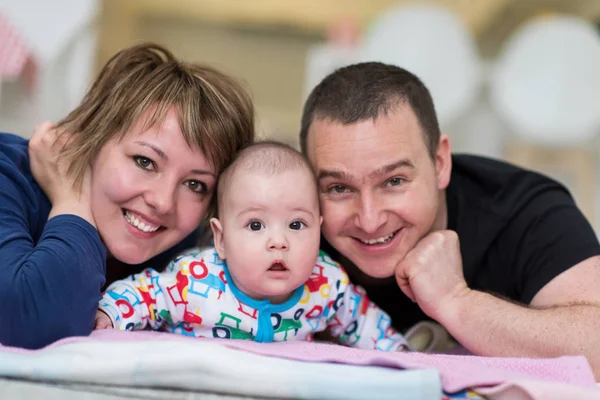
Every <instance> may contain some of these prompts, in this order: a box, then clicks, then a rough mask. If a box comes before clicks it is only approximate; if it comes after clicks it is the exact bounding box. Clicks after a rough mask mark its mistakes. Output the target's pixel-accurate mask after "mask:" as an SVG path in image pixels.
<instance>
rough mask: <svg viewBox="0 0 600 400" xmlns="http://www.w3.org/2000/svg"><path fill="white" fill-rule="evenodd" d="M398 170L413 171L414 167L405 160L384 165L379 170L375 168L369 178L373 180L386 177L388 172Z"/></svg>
mask: <svg viewBox="0 0 600 400" xmlns="http://www.w3.org/2000/svg"><path fill="white" fill-rule="evenodd" d="M400 168H408V169H414V168H415V166H414V165H413V163H412V162H410V160H406V159H403V160H398V161H396V162H393V163H391V164H388V165H384V166H383V167H381V168H377V169H376V170H375V171H373V172H371V173H370V174H369V177H370V178H374V177H377V176H381V175H386V174H389V173H390V172H393V171H395V170H397V169H400Z"/></svg>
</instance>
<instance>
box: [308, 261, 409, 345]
mask: <svg viewBox="0 0 600 400" xmlns="http://www.w3.org/2000/svg"><path fill="white" fill-rule="evenodd" d="M319 260H324V261H325V263H327V264H329V263H334V264H335V266H333V265H328V266H327V268H326V270H327V274H328V275H329V281H330V282H331V283H332V287H331V294H330V301H329V303H328V306H327V307H328V308H329V314H328V323H327V325H328V329H329V331H330V332H331V334H332V335H334V336H336V337H339V340H340V343H342V344H345V345H349V346H352V347H358V348H361V349H369V350H372V349H375V350H382V351H400V350H407V349H409V345H408V342H407V341H406V339H405V338H404V336H402V335H401V334H400V333H398V332H397V331H396V330H395V329H394V328H393V327H392V320H391V318H390V317H389V315H387V314H386V313H385V312H384V311H383V310H382V309H380V308H379V307H378V306H377V305H376V304H375V303H373V302H371V301H370V300H369V298H368V297H367V294H366V292H365V290H364V289H363V288H362V287H360V286H355V285H353V284H352V283H350V280H349V278H348V275H347V274H346V272H345V271H344V270H343V269H342V267H341V266H340V265H339V264H337V263H335V262H334V261H332V260H331V259H330V258H329V257H328V256H327V255H324V254H323V253H322V254H321V256H320V257H319Z"/></svg>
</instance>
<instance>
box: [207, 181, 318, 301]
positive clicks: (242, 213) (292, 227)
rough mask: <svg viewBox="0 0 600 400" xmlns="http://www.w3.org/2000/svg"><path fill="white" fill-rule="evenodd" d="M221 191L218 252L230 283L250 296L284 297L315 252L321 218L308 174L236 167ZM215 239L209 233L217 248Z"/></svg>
mask: <svg viewBox="0 0 600 400" xmlns="http://www.w3.org/2000/svg"><path fill="white" fill-rule="evenodd" d="M224 195H225V197H224V201H223V202H222V203H221V210H220V213H219V214H220V215H221V226H222V229H223V237H222V245H223V247H222V248H223V249H224V254H221V256H224V257H225V258H226V260H227V266H228V268H229V272H230V273H231V277H232V278H233V280H234V282H235V284H236V286H238V287H239V289H240V290H242V291H243V292H244V293H246V294H247V295H249V296H250V297H252V298H255V299H267V298H268V299H270V300H271V301H272V302H276V303H279V302H283V301H285V300H287V298H289V296H290V295H291V294H292V292H293V291H294V289H296V288H298V287H299V286H301V285H302V284H303V283H304V282H305V281H306V280H307V279H308V278H309V276H310V274H311V272H312V270H313V268H314V265H315V262H316V259H317V256H318V253H319V240H320V225H321V217H320V214H319V203H318V195H317V189H316V186H315V183H314V180H313V178H312V176H311V173H310V172H309V171H307V170H304V169H298V170H294V171H287V172H283V173H279V174H275V175H270V176H269V175H266V174H261V173H258V172H256V173H252V172H245V171H240V170H238V171H236V172H235V173H234V175H233V176H232V177H231V180H230V182H229V184H228V187H227V188H225V191H224ZM218 240H219V239H218V235H215V244H216V245H217V248H219V245H218V243H217V241H218Z"/></svg>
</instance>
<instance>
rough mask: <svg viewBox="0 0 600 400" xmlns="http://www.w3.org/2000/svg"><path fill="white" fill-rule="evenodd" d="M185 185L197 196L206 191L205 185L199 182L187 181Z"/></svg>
mask: <svg viewBox="0 0 600 400" xmlns="http://www.w3.org/2000/svg"><path fill="white" fill-rule="evenodd" d="M185 185H186V186H187V187H188V188H190V190H191V191H192V192H194V193H197V194H204V193H206V191H207V189H208V188H207V187H206V184H205V183H204V182H201V181H196V180H191V181H187V182H186V183H185Z"/></svg>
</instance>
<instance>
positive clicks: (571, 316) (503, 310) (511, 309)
mask: <svg viewBox="0 0 600 400" xmlns="http://www.w3.org/2000/svg"><path fill="white" fill-rule="evenodd" d="M443 314H444V315H441V316H440V318H439V322H440V323H442V325H444V326H445V327H446V329H448V331H449V332H450V334H451V335H453V336H454V337H455V338H456V339H457V340H458V341H459V342H460V343H461V344H462V345H463V346H464V347H466V348H467V349H468V350H470V351H471V352H473V353H475V354H478V355H483V356H505V357H558V356H562V355H584V356H586V357H587V359H588V360H589V362H590V364H591V365H592V368H593V370H594V374H595V376H596V379H600V335H598V334H597V327H598V326H599V325H600V307H597V306H594V305H565V306H559V307H553V308H546V309H535V308H529V307H525V306H521V305H517V304H513V303H510V302H508V301H505V300H502V299H499V298H497V297H494V296H492V295H489V294H487V293H483V292H479V291H475V290H469V291H468V292H466V293H464V294H463V295H461V296H460V297H457V298H456V299H455V301H454V302H453V303H452V304H448V307H447V308H445V311H444V313H443Z"/></svg>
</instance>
